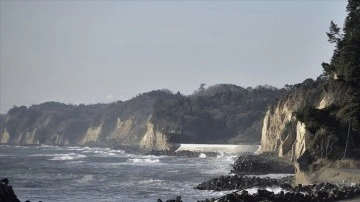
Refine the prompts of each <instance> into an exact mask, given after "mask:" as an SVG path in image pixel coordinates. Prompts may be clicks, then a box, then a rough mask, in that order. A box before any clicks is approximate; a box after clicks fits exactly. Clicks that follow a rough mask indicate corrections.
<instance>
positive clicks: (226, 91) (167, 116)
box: [0, 85, 281, 150]
mask: <svg viewBox="0 0 360 202" xmlns="http://www.w3.org/2000/svg"><path fill="white" fill-rule="evenodd" d="M280 92H281V91H280V90H277V89H274V88H269V87H258V88H255V89H252V88H248V89H244V88H241V87H238V86H235V85H216V86H213V87H209V88H208V89H204V90H203V91H201V92H197V93H195V94H193V95H191V96H184V95H181V94H180V93H177V94H173V93H171V92H169V91H168V90H158V91H151V92H149V93H144V94H141V95H139V96H137V97H135V98H133V99H131V100H128V101H125V102H121V101H119V102H115V103H111V104H96V105H79V106H74V105H65V104H62V103H56V102H47V103H43V104H40V105H34V106H31V107H29V108H27V107H25V106H22V107H14V108H13V109H11V110H10V111H9V112H8V114H7V115H5V116H2V117H1V121H0V126H1V130H0V143H2V144H49V145H98V146H114V145H124V146H134V147H140V148H146V149H156V150H168V149H170V148H171V143H209V142H221V143H228V142H236V143H241V142H243V143H249V142H251V143H253V142H255V143H256V142H259V141H260V135H261V132H260V128H261V124H262V117H263V115H264V113H265V110H266V106H267V105H268V104H269V103H271V102H272V101H273V100H274V98H275V97H276V96H278V95H279V94H280ZM259 126H260V127H259Z"/></svg>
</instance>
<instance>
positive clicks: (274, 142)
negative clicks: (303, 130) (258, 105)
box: [261, 100, 297, 157]
mask: <svg viewBox="0 0 360 202" xmlns="http://www.w3.org/2000/svg"><path fill="white" fill-rule="evenodd" d="M296 108H297V106H296V105H293V103H291V102H290V101H289V100H288V101H287V102H285V103H283V104H279V105H278V106H277V107H276V108H275V109H273V110H268V111H267V112H266V115H265V118H264V123H263V128H262V137H261V150H262V151H263V152H274V151H275V152H278V153H279V156H281V157H282V156H285V155H287V154H288V153H289V151H290V150H291V145H292V144H293V142H294V140H295V138H294V137H293V136H294V134H284V131H285V129H286V128H285V127H286V125H287V124H288V123H290V122H291V120H292V117H293V112H294V111H295V109H296Z"/></svg>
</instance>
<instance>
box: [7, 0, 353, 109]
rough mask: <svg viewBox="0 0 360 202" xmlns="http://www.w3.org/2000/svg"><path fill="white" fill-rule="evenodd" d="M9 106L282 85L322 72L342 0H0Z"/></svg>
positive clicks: (341, 19)
mask: <svg viewBox="0 0 360 202" xmlns="http://www.w3.org/2000/svg"><path fill="white" fill-rule="evenodd" d="M0 2H1V3H0V23H1V24H0V79H1V80H0V111H1V112H2V113H4V112H6V111H7V110H9V109H10V108H11V107H12V106H13V105H18V106H19V105H27V106H28V105H31V104H39V103H41V102H44V101H60V102H65V103H75V104H79V103H97V102H111V101H114V100H118V99H120V100H126V99H129V98H131V97H133V96H136V95H137V94H139V93H143V92H147V91H150V90H155V89H163V88H167V89H170V90H172V91H173V92H177V91H180V92H181V93H183V94H191V93H192V92H193V91H194V90H195V89H197V88H198V87H199V85H200V84H201V83H206V84H207V85H208V86H209V85H213V84H218V83H232V84H236V85H240V86H243V87H247V86H256V85H259V84H269V85H273V86H276V87H283V86H284V85H285V84H294V83H299V82H302V81H303V80H304V79H306V78H316V77H317V76H318V75H320V74H321V72H322V69H321V65H320V64H321V63H322V62H323V61H328V60H329V59H330V57H331V55H332V51H333V46H332V45H331V44H329V43H328V42H327V37H326V34H325V32H326V31H328V27H329V24H330V21H331V20H334V22H335V23H337V24H340V25H342V24H343V22H344V19H345V16H346V12H345V7H346V4H347V2H346V1H341V0H333V1H331V0H323V1H310V0H309V1H303V0H297V1H295V0H293V1H286V0H277V1H275V0H274V1H270V0H269V1H266V0H257V1H256V0H253V1H250V0H249V1H244V0H238V1H236V0H232V1H173V0H172V1H145V0H143V1H121V0H117V1H116V0H111V1H85V0H79V1H77V0H72V1H60V0H58V1H50V0H38V1H31V0H30V1H4V0H0Z"/></svg>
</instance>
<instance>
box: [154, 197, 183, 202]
mask: <svg viewBox="0 0 360 202" xmlns="http://www.w3.org/2000/svg"><path fill="white" fill-rule="evenodd" d="M157 201H158V202H162V200H161V199H158V200H157ZM166 202H182V200H181V196H177V197H176V198H175V199H170V200H166Z"/></svg>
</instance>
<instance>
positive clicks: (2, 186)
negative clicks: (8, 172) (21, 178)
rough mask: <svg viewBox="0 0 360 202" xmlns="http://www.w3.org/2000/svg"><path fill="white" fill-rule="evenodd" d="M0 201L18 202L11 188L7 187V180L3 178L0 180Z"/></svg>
mask: <svg viewBox="0 0 360 202" xmlns="http://www.w3.org/2000/svg"><path fill="white" fill-rule="evenodd" d="M0 201H1V202H20V200H19V199H18V198H17V196H16V195H15V192H14V190H13V188H12V186H10V185H9V180H8V179H7V178H3V179H2V180H0Z"/></svg>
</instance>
